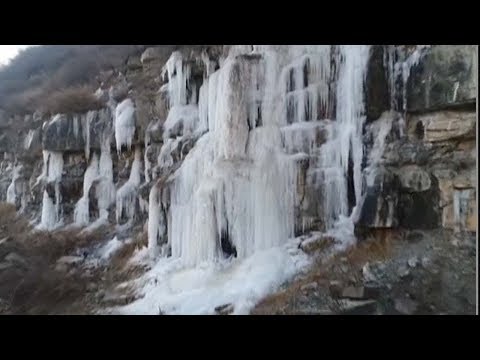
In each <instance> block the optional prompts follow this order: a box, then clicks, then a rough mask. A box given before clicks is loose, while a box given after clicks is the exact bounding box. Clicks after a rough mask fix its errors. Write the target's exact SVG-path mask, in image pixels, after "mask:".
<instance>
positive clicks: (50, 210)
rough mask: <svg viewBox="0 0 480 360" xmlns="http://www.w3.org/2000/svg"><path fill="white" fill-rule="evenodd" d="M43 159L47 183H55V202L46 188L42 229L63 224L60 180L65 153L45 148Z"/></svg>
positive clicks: (40, 227)
mask: <svg viewBox="0 0 480 360" xmlns="http://www.w3.org/2000/svg"><path fill="white" fill-rule="evenodd" d="M43 159H44V164H43V166H44V171H43V178H44V179H45V180H46V182H47V183H49V184H51V183H53V185H54V190H55V203H54V202H53V200H52V199H51V198H50V196H49V195H48V192H47V190H46V189H45V190H44V191H43V204H42V218H41V221H40V224H39V226H38V228H39V229H42V230H52V229H54V228H56V227H58V226H60V225H61V224H62V219H61V216H60V203H61V196H60V181H61V179H62V172H63V154H62V153H59V152H53V151H46V150H44V151H43Z"/></svg>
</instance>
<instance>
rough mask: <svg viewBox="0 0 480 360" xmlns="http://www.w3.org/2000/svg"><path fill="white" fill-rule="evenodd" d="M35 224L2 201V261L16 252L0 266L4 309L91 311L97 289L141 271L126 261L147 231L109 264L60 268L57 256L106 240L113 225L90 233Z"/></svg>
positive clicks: (0, 306)
mask: <svg viewBox="0 0 480 360" xmlns="http://www.w3.org/2000/svg"><path fill="white" fill-rule="evenodd" d="M31 230H32V229H31V227H30V226H29V225H28V222H27V221H26V220H25V219H23V218H22V217H21V216H18V215H17V214H16V213H15V208H14V206H12V205H10V204H5V203H0V264H4V265H5V264H7V261H6V259H5V258H6V257H10V258H11V257H12V255H11V254H15V255H14V256H15V257H16V258H17V260H15V261H14V262H15V264H14V265H13V266H12V265H10V267H6V268H5V267H3V268H2V267H0V314H1V313H2V312H3V313H8V314H72V313H73V314H88V313H92V312H94V311H95V310H96V309H97V308H98V305H99V303H98V299H96V298H95V296H94V295H95V294H94V293H93V291H97V290H99V289H109V288H113V287H115V286H116V285H117V284H119V283H120V282H122V281H125V280H127V279H129V278H131V277H132V276H138V275H139V274H140V273H141V270H142V269H138V268H136V269H130V268H128V267H126V266H125V265H126V263H127V261H128V259H129V258H130V256H131V255H132V253H133V252H134V250H135V249H136V248H138V247H141V246H143V245H144V244H145V243H146V237H145V236H144V234H142V235H139V236H137V238H135V240H134V242H132V243H130V244H129V245H127V246H125V247H123V248H122V249H121V250H120V251H118V252H117V253H115V254H114V256H113V258H112V261H111V262H110V263H109V265H108V267H107V268H105V267H100V268H98V269H94V270H92V271H88V272H86V271H85V270H84V269H80V268H75V267H74V266H70V267H67V268H66V269H63V270H59V269H58V266H57V260H58V259H59V258H61V257H62V256H69V255H72V254H73V253H74V251H75V250H76V249H83V248H87V247H89V246H92V245H95V244H98V243H101V242H104V241H105V240H106V239H108V238H109V236H110V235H109V231H110V230H111V229H109V227H104V228H100V229H98V230H96V231H95V232H91V233H88V234H85V233H82V232H81V231H80V230H79V229H72V230H62V231H55V232H38V231H35V232H32V231H31ZM5 304H7V305H5ZM5 306H6V309H5Z"/></svg>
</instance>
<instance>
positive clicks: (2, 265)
mask: <svg viewBox="0 0 480 360" xmlns="http://www.w3.org/2000/svg"><path fill="white" fill-rule="evenodd" d="M12 266H13V264H12V263H10V262H7V261H4V262H1V263H0V271H2V270H5V269H8V268H9V267H12Z"/></svg>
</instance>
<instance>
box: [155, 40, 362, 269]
mask: <svg viewBox="0 0 480 360" xmlns="http://www.w3.org/2000/svg"><path fill="white" fill-rule="evenodd" d="M251 49H252V47H250V46H244V47H241V46H240V47H233V48H232V49H231V53H230V55H229V57H228V58H227V59H226V60H225V61H224V62H223V64H222V66H221V67H220V69H219V70H217V71H215V72H213V73H209V76H208V77H207V78H206V79H205V81H204V82H203V84H202V86H201V88H200V91H199V99H198V101H199V102H198V104H195V103H194V102H193V101H192V99H190V100H189V99H188V98H187V93H188V92H187V89H186V86H187V84H188V83H189V82H188V81H189V79H188V77H189V71H190V70H189V67H188V64H186V63H185V62H184V61H183V59H182V57H181V55H180V54H179V53H175V54H174V55H172V57H171V59H170V60H169V62H168V63H167V66H166V72H167V73H168V78H169V84H168V90H169V98H170V100H171V105H172V107H171V110H170V113H169V115H168V119H167V121H166V123H165V129H166V130H167V132H166V134H167V135H165V136H166V138H165V145H164V146H163V148H162V150H161V153H160V156H159V159H158V164H159V166H161V167H163V168H167V167H168V166H171V165H172V164H173V158H172V155H171V154H172V149H174V148H175V147H176V146H177V143H178V142H179V141H181V137H182V136H186V135H191V134H192V133H194V132H195V131H197V135H198V136H200V138H199V139H198V141H197V142H196V144H195V146H194V148H193V149H192V150H191V151H190V152H189V153H188V155H187V156H186V158H185V159H184V161H183V163H182V165H181V167H180V169H178V170H177V171H176V173H175V174H174V176H173V177H172V185H169V186H170V187H171V191H170V194H171V196H170V206H169V209H168V213H167V216H166V217H167V222H168V226H167V228H168V234H167V238H168V243H169V244H170V246H171V253H172V257H173V258H177V259H181V260H182V262H183V263H184V264H185V265H188V266H195V265H198V264H200V263H202V262H205V261H207V262H212V261H215V260H216V259H219V258H222V257H223V256H227V257H228V256H231V255H234V256H237V257H239V258H246V257H248V256H251V255H252V254H254V253H255V252H257V251H260V250H265V249H269V248H272V247H275V246H280V245H282V244H284V243H286V241H287V240H288V238H292V237H293V234H294V227H295V225H294V221H295V204H296V203H297V199H296V195H297V194H296V179H297V163H296V161H297V159H299V156H301V157H302V158H303V157H304V156H307V158H308V157H310V158H311V159H312V160H311V162H312V164H311V166H312V168H313V169H312V170H311V171H312V172H317V173H319V178H320V181H323V188H324V208H325V209H326V211H325V213H326V215H325V217H326V219H325V222H326V223H327V228H331V227H333V225H334V223H335V222H336V221H337V220H338V219H339V217H340V216H344V217H348V216H349V214H350V213H349V204H348V197H347V192H348V189H347V187H348V184H347V178H348V176H349V175H348V170H349V166H353V180H354V191H355V198H356V201H357V202H358V201H359V200H360V198H361V196H362V174H361V161H362V156H363V144H362V126H363V121H364V103H363V86H364V81H365V75H366V68H367V61H368V57H369V50H370V48H369V46H340V47H332V46H329V45H319V46H256V47H255V52H254V53H252V52H251ZM246 51H247V52H246ZM332 59H333V62H334V63H335V66H334V67H332ZM187 103H188V105H187ZM332 104H336V107H335V108H336V113H334V112H333V109H334V107H333V106H332ZM180 124H181V125H180ZM175 127H177V129H176V131H172V130H173V129H174V128H175ZM178 128H180V130H178ZM199 129H200V131H198V130H199ZM172 133H175V135H177V137H176V138H175V137H174V136H172ZM352 163H353V165H352ZM321 185H322V184H318V188H319V189H321V188H322V186H321ZM157 192H158V189H157V188H154V189H152V193H151V194H150V204H149V206H150V211H149V216H150V219H149V232H150V234H149V240H150V242H149V243H150V246H151V247H152V249H156V246H157V244H158V240H159V226H160V225H159V224H160V223H161V221H160V220H159V216H160V213H161V212H160V211H159V210H158V209H159V208H160V206H161V203H160V201H159V200H158V194H157ZM162 211H163V210H162ZM150 220H151V221H150ZM222 254H223V256H222Z"/></svg>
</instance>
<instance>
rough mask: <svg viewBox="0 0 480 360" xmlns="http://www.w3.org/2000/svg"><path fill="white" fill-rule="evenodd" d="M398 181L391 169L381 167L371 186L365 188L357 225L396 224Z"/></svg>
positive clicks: (394, 225) (374, 226)
mask: <svg viewBox="0 0 480 360" xmlns="http://www.w3.org/2000/svg"><path fill="white" fill-rule="evenodd" d="M399 190H400V181H399V180H398V177H397V176H396V175H395V174H394V173H393V172H391V171H389V170H387V169H383V170H382V171H380V172H379V173H378V174H377V176H376V177H375V181H374V184H373V186H370V187H368V188H367V190H366V196H365V200H364V202H363V205H362V210H361V215H360V219H359V221H358V223H357V225H358V226H360V227H363V228H391V227H396V226H398V222H399V218H398V201H399Z"/></svg>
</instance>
